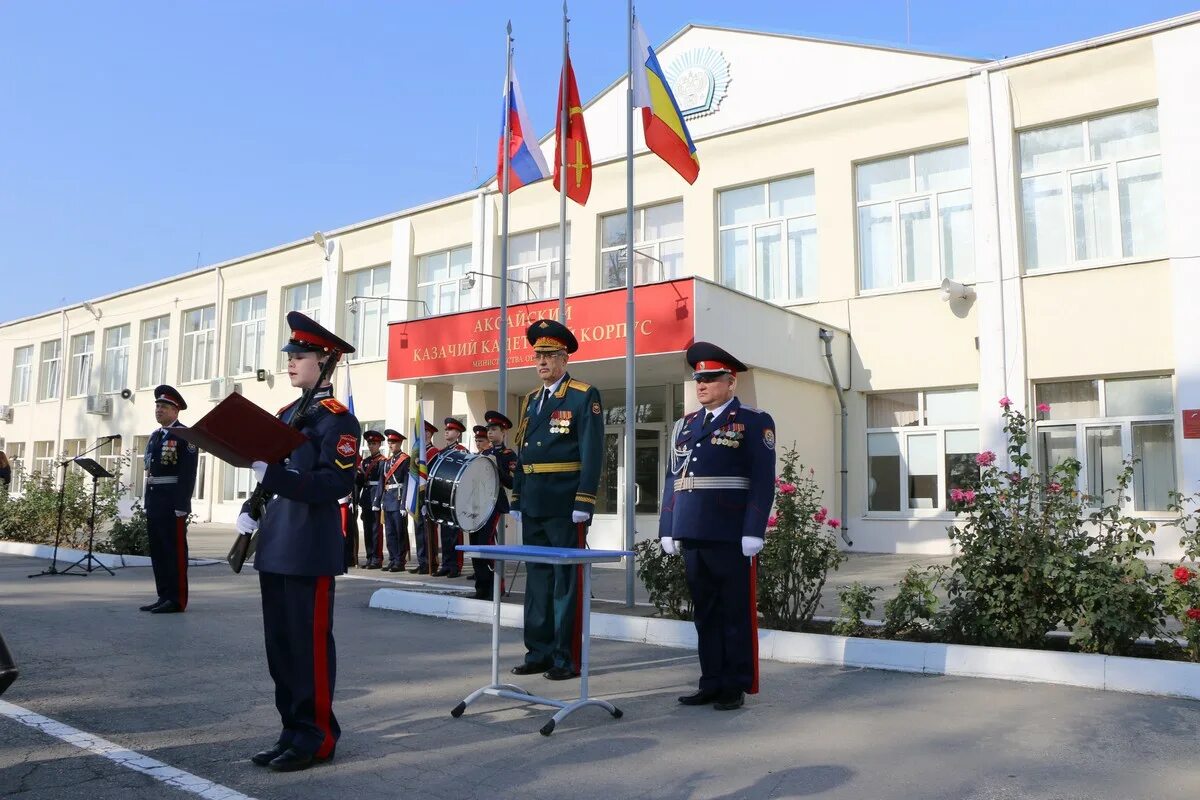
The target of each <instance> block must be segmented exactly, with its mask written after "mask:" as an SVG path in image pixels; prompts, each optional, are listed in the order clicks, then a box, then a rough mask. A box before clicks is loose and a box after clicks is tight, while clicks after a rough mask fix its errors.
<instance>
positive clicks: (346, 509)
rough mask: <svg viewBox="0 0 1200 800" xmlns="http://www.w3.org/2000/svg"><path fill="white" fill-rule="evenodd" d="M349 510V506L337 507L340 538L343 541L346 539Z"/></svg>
mask: <svg viewBox="0 0 1200 800" xmlns="http://www.w3.org/2000/svg"><path fill="white" fill-rule="evenodd" d="M349 510H350V506H338V511H340V512H341V514H342V538H343V539H345V538H346V522H347V518H348V517H349V513H348V512H349ZM355 555H356V556H357V555H358V554H357V553H355Z"/></svg>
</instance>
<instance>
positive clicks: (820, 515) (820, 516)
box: [813, 506, 829, 524]
mask: <svg viewBox="0 0 1200 800" xmlns="http://www.w3.org/2000/svg"><path fill="white" fill-rule="evenodd" d="M828 516H829V509H827V508H825V506H821V510H820V511H818V512H817V513H815V514H813V521H815V522H817V523H818V524H819V523H822V522H824V521H825V518H826V517H828Z"/></svg>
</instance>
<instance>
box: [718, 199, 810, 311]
mask: <svg viewBox="0 0 1200 800" xmlns="http://www.w3.org/2000/svg"><path fill="white" fill-rule="evenodd" d="M815 187H816V180H815V178H814V177H813V176H812V175H801V176H800V177H798V178H784V179H782V180H777V181H771V182H770V183H759V184H755V185H754V186H743V187H741V188H740V189H727V190H725V191H723V192H721V193H720V196H719V198H718V205H719V206H720V220H719V222H720V233H719V236H720V241H721V244H720V246H721V283H722V284H724V285H725V286H728V287H730V288H731V289H737V290H739V291H742V292H746V293H747V294H752V295H754V296H756V297H761V298H763V299H764V300H788V299H799V298H804V297H815V296H816V293H817V207H816V195H815V191H816V189H815Z"/></svg>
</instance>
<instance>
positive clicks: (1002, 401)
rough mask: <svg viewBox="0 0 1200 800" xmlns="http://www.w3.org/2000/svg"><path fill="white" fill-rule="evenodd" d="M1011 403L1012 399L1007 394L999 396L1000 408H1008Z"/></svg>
mask: <svg viewBox="0 0 1200 800" xmlns="http://www.w3.org/2000/svg"><path fill="white" fill-rule="evenodd" d="M1011 405H1012V400H1009V399H1008V395H1005V396H1004V397H1001V398H1000V407H1001V408H1008V407H1009V406H1011Z"/></svg>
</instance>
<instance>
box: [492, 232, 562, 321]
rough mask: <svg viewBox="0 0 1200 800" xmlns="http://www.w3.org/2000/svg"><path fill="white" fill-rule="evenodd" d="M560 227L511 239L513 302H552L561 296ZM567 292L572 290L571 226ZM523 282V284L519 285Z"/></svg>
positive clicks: (509, 259)
mask: <svg viewBox="0 0 1200 800" xmlns="http://www.w3.org/2000/svg"><path fill="white" fill-rule="evenodd" d="M558 244H559V237H558V226H557V225H555V226H554V227H553V228H542V229H541V230H540V231H527V232H526V233H518V234H517V235H516V236H510V237H509V238H508V277H509V278H511V279H512V280H511V281H510V282H509V284H508V289H509V294H508V301H509V302H510V303H524V302H526V301H527V300H551V299H554V298H556V297H558V295H559V281H558V279H559V275H558V272H559V269H560V267H559V258H561V257H562V254H561V253H560V248H559V246H558ZM566 260H567V263H566V271H567V289H568V291H569V290H570V287H571V226H570V225H568V226H567V252H566ZM519 281H523V283H521V282H519ZM526 284H528V286H527V285H526Z"/></svg>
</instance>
